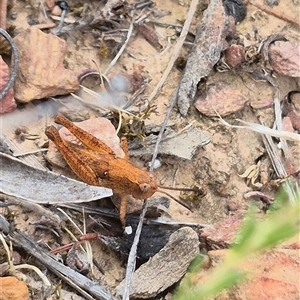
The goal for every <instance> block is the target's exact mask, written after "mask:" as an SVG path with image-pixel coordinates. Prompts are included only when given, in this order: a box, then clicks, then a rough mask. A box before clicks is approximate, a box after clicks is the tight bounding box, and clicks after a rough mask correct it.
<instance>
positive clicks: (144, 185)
mask: <svg viewBox="0 0 300 300" xmlns="http://www.w3.org/2000/svg"><path fill="white" fill-rule="evenodd" d="M139 188H140V190H141V192H143V193H145V192H148V191H149V188H150V185H149V184H148V183H141V184H139Z"/></svg>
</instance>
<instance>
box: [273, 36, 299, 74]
mask: <svg viewBox="0 0 300 300" xmlns="http://www.w3.org/2000/svg"><path fill="white" fill-rule="evenodd" d="M269 58H270V63H271V65H272V67H273V69H274V70H275V71H276V72H278V73H279V74H283V75H287V76H291V77H300V44H296V43H291V42H288V41H287V42H284V41H276V42H274V43H273V44H271V46H270V47H269Z"/></svg>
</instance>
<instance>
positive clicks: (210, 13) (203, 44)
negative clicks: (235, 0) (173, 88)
mask: <svg viewBox="0 0 300 300" xmlns="http://www.w3.org/2000/svg"><path fill="white" fill-rule="evenodd" d="M234 31H235V25H234V19H233V18H232V17H228V16H226V14H225V12H224V8H223V5H222V1H220V0H212V1H210V4H209V6H208V8H207V10H206V11H205V13H204V16H203V19H202V22H201V25H200V27H199V28H198V31H197V35H196V38H195V42H194V46H193V48H192V50H191V53H190V55H189V58H188V60H187V63H186V67H185V72H184V75H183V77H182V79H181V82H180V85H179V90H178V108H179V111H180V113H181V115H183V116H186V115H187V113H188V110H189V108H190V101H192V100H193V98H194V97H195V94H196V90H197V85H198V83H199V82H200V80H201V79H202V78H204V77H206V76H208V75H209V73H210V71H211V70H212V68H213V66H214V65H215V64H216V63H217V62H218V61H219V59H220V55H221V52H222V51H223V50H224V49H225V48H226V47H227V42H226V40H225V38H226V37H227V36H229V35H231V34H232V33H233V32H234Z"/></svg>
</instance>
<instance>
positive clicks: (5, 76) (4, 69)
mask: <svg viewBox="0 0 300 300" xmlns="http://www.w3.org/2000/svg"><path fill="white" fill-rule="evenodd" d="M8 80H9V68H8V66H7V64H6V63H5V62H4V60H3V59H2V57H1V56H0V91H2V90H3V88H4V87H5V86H6V84H7V81H8ZM16 107H17V105H16V102H15V99H14V91H13V89H12V88H11V89H10V90H9V91H8V93H7V94H6V96H5V97H4V98H3V99H1V100H0V114H4V113H8V112H11V111H13V110H15V109H16Z"/></svg>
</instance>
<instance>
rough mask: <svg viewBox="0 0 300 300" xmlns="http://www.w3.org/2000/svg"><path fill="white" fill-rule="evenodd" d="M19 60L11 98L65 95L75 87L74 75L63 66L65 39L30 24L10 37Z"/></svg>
mask: <svg viewBox="0 0 300 300" xmlns="http://www.w3.org/2000/svg"><path fill="white" fill-rule="evenodd" d="M14 41H15V43H16V46H17V48H18V52H19V56H20V63H19V72H18V76H17V79H16V82H15V98H16V99H17V100H18V101H20V102H30V101H32V100H34V99H42V98H45V97H50V96H56V95H63V94H68V93H70V92H74V91H76V90H77V89H78V88H79V82H78V79H77V76H76V75H75V74H74V73H73V72H72V71H70V70H67V69H65V67H64V65H63V60H64V56H65V54H66V52H67V45H66V42H65V41H64V40H62V39H60V38H59V37H57V36H54V35H52V34H45V33H43V32H42V31H41V30H39V29H37V28H35V27H31V28H29V29H27V30H25V31H24V32H22V33H21V34H19V35H17V36H16V37H15V38H14Z"/></svg>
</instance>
